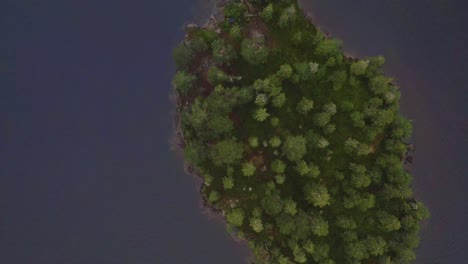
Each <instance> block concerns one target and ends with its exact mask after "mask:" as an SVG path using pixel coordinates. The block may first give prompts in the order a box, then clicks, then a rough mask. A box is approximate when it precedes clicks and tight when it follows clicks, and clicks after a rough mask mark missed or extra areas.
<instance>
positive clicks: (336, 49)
mask: <svg viewBox="0 0 468 264" xmlns="http://www.w3.org/2000/svg"><path fill="white" fill-rule="evenodd" d="M315 53H316V54H317V55H318V56H320V57H322V58H326V57H333V56H335V55H337V54H340V53H341V42H340V41H339V40H337V39H325V40H323V41H321V42H320V43H319V44H318V46H317V48H316V49H315Z"/></svg>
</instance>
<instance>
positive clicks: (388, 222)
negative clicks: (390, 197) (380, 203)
mask: <svg viewBox="0 0 468 264" xmlns="http://www.w3.org/2000/svg"><path fill="white" fill-rule="evenodd" d="M377 218H378V221H379V224H380V227H381V228H382V230H383V231H385V232H391V231H396V230H398V229H400V227H401V223H400V221H399V220H398V218H396V217H395V216H394V215H391V214H389V213H387V212H385V211H380V212H378V213H377Z"/></svg>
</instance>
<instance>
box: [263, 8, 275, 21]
mask: <svg viewBox="0 0 468 264" xmlns="http://www.w3.org/2000/svg"><path fill="white" fill-rule="evenodd" d="M260 16H261V17H262V19H263V20H264V21H265V22H270V21H271V19H272V18H273V4H269V5H267V6H266V7H265V8H264V9H263V10H262V12H261V13H260Z"/></svg>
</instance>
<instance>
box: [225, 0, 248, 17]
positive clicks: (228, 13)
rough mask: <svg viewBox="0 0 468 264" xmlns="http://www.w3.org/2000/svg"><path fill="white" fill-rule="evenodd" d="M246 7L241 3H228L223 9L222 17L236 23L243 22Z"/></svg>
mask: <svg viewBox="0 0 468 264" xmlns="http://www.w3.org/2000/svg"><path fill="white" fill-rule="evenodd" d="M246 12H247V7H246V6H245V5H244V4H243V3H235V2H230V3H228V4H227V5H226V6H225V7H224V16H225V17H227V18H232V19H234V20H236V21H243V20H244V16H245V13H246Z"/></svg>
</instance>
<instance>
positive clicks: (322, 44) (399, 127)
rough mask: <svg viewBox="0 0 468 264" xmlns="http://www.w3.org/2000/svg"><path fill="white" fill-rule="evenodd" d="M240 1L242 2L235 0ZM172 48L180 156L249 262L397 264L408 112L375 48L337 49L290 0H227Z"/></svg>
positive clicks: (401, 253) (409, 249)
mask: <svg viewBox="0 0 468 264" xmlns="http://www.w3.org/2000/svg"><path fill="white" fill-rule="evenodd" d="M247 2H248V5H245V4H244V3H247ZM224 12H225V15H226V17H227V18H229V19H228V20H226V21H221V22H219V24H218V25H216V27H217V28H218V29H219V31H218V33H217V31H216V30H215V29H216V28H191V29H190V30H189V31H188V34H187V38H186V40H185V41H184V42H183V43H182V44H181V45H180V46H179V47H177V48H176V49H175V51H174V58H175V61H176V63H177V67H178V72H177V74H176V75H175V77H174V81H173V85H174V87H175V88H176V90H177V92H178V95H179V105H178V111H179V114H180V116H181V132H182V134H183V139H184V141H185V157H186V161H187V162H188V163H189V164H191V165H192V166H193V167H194V169H195V171H196V172H197V173H198V174H199V175H200V176H202V177H203V178H204V180H205V184H204V186H203V194H204V196H205V199H206V201H207V202H209V203H211V204H212V205H213V206H214V207H216V208H218V209H220V210H222V211H223V213H224V214H225V216H226V219H227V221H228V230H229V231H231V232H235V233H236V234H237V235H238V236H239V237H242V238H245V239H247V240H248V241H249V246H250V247H251V248H252V250H253V252H254V254H255V256H256V261H257V263H279V264H288V263H321V264H322V263H326V264H332V263H336V264H342V263H369V264H371V263H386V264H390V263H395V264H397V263H398V264H400V263H410V262H412V261H413V260H414V259H415V255H414V253H413V249H414V248H415V247H417V246H418V231H419V222H420V221H421V220H423V219H424V218H426V217H427V216H428V212H427V210H426V209H425V207H424V206H423V205H422V204H421V203H420V202H417V201H415V200H414V199H413V198H412V191H411V189H410V187H409V186H410V183H411V176H410V175H409V173H408V172H407V171H406V170H405V169H404V167H403V162H402V160H403V159H404V157H405V155H406V152H407V151H408V145H407V144H405V142H404V140H405V139H407V138H408V137H409V136H410V133H411V124H410V122H409V121H407V120H406V119H404V118H403V117H402V116H401V115H400V114H399V112H398V109H399V97H400V93H399V91H398V88H397V87H396V86H395V85H394V84H393V83H392V79H390V78H387V77H385V76H383V75H382V72H381V69H380V67H381V66H382V64H383V63H384V59H383V58H382V57H376V58H368V59H366V60H356V59H351V58H346V57H344V56H343V53H342V50H341V44H340V42H339V41H338V40H335V39H329V38H326V37H325V36H324V34H323V33H321V32H319V31H318V30H317V29H316V28H315V27H314V26H313V25H312V24H311V23H310V22H309V21H308V20H307V19H306V18H305V17H304V15H303V14H302V12H301V11H300V9H299V8H298V7H297V4H296V2H295V1H292V0H282V1H271V0H270V1H267V0H250V1H243V2H236V1H232V2H230V3H229V4H227V6H225V8H224Z"/></svg>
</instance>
